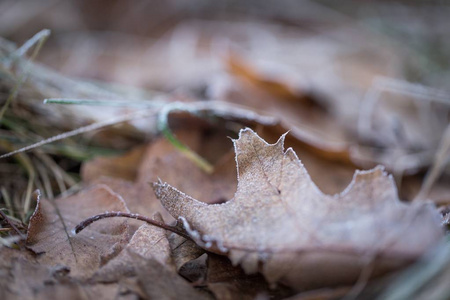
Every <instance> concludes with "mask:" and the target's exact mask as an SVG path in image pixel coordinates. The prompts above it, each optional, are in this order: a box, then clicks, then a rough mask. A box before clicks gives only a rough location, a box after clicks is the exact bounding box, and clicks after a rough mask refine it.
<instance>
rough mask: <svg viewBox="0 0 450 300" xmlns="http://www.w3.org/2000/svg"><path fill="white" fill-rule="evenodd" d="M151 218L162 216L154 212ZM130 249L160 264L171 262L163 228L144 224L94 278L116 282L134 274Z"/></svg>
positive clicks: (158, 218)
mask: <svg viewBox="0 0 450 300" xmlns="http://www.w3.org/2000/svg"><path fill="white" fill-rule="evenodd" d="M153 219H154V220H157V221H162V217H161V216H160V215H159V214H156V215H155V217H154V218H153ZM130 251H132V252H135V253H138V254H139V255H141V256H142V257H144V258H147V259H150V258H152V259H156V260H157V261H159V262H160V263H162V264H167V265H170V264H172V259H171V255H170V254H171V253H170V252H171V251H170V247H169V241H168V240H167V237H166V232H165V230H164V229H161V228H159V227H156V226H152V225H148V224H144V225H142V226H141V227H139V229H138V230H137V231H136V232H135V233H134V235H133V237H132V238H131V240H130V242H129V243H128V245H127V246H126V247H125V249H124V250H123V251H122V252H120V253H119V255H117V256H116V257H115V258H113V259H112V260H110V261H109V262H108V263H107V264H106V265H104V266H103V267H101V268H100V269H99V270H98V271H97V272H96V273H95V274H94V276H93V278H94V280H95V281H101V282H117V281H119V280H120V279H121V278H122V277H130V276H134V275H136V269H135V266H134V265H133V258H132V257H131V256H130V253H129V252H130Z"/></svg>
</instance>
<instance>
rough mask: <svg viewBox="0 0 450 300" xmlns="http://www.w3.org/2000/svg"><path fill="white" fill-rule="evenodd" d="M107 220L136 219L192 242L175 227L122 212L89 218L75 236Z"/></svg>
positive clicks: (83, 222)
mask: <svg viewBox="0 0 450 300" xmlns="http://www.w3.org/2000/svg"><path fill="white" fill-rule="evenodd" d="M106 218H130V219H136V220H139V221H143V222H146V223H148V224H150V225H153V226H156V227H159V228H162V229H165V230H169V231H171V232H173V233H176V234H178V235H179V236H182V237H184V238H185V239H188V240H192V239H191V237H190V236H189V235H187V234H186V233H184V232H183V231H181V230H180V229H178V228H177V227H175V226H171V225H167V224H165V223H163V222H159V221H156V220H153V219H150V218H148V217H145V216H143V215H140V214H132V213H127V212H121V211H112V212H107V213H103V214H98V215H95V216H92V217H90V218H87V219H86V220H84V221H82V222H81V223H79V224H78V225H77V226H75V228H74V232H75V234H78V233H79V232H80V231H82V230H83V229H85V228H86V227H87V226H89V225H91V224H92V223H94V222H96V221H99V220H102V219H106Z"/></svg>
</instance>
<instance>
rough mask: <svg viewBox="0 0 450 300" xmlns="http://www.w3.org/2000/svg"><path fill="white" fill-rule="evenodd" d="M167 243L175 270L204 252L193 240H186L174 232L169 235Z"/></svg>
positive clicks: (178, 269)
mask: <svg viewBox="0 0 450 300" xmlns="http://www.w3.org/2000/svg"><path fill="white" fill-rule="evenodd" d="M169 243H170V248H171V250H172V258H173V262H174V264H175V267H176V269H177V271H180V269H181V268H182V267H183V266H184V265H185V264H186V263H188V262H190V261H191V260H194V259H196V258H198V257H200V256H201V255H202V254H203V253H205V251H204V250H203V249H202V248H200V247H199V246H198V245H197V244H196V243H195V242H194V241H191V240H187V239H185V238H184V237H182V236H179V235H177V234H174V233H173V234H171V235H170V236H169Z"/></svg>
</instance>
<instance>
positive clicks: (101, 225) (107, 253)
mask: <svg viewBox="0 0 450 300" xmlns="http://www.w3.org/2000/svg"><path fill="white" fill-rule="evenodd" d="M105 211H123V212H128V208H127V206H126V205H125V202H124V201H123V199H122V198H121V197H120V196H119V195H118V194H116V193H114V192H113V191H112V190H111V189H110V188H109V187H107V186H105V185H95V186H93V187H91V188H89V189H87V190H83V191H82V192H80V193H78V194H75V195H72V196H69V197H64V198H60V199H56V200H55V201H49V200H46V199H42V200H38V204H37V206H36V210H35V212H34V214H33V216H32V217H31V219H30V224H29V229H28V236H27V241H26V244H27V247H28V248H29V249H30V250H32V251H33V252H35V253H36V254H39V256H38V258H37V261H38V263H40V264H43V265H48V266H58V265H60V266H61V265H62V266H65V267H67V268H68V269H69V270H70V275H71V276H72V277H74V278H79V279H86V278H89V277H90V276H91V275H92V274H93V273H94V272H95V271H97V269H98V268H99V267H100V266H101V265H103V264H105V263H106V262H108V261H109V260H110V259H111V258H113V257H114V256H116V255H117V254H118V253H119V252H120V251H121V250H122V249H123V248H124V247H125V245H126V244H127V243H128V225H127V222H126V220H124V219H118V218H117V219H111V220H109V221H108V222H98V223H96V224H94V225H93V226H90V227H89V228H88V229H87V230H85V231H83V232H82V233H81V234H78V235H76V236H72V234H71V232H70V231H71V230H72V228H74V227H75V225H76V224H78V223H79V222H80V221H82V220H84V219H86V218H88V217H90V216H92V215H96V214H98V213H101V212H105Z"/></svg>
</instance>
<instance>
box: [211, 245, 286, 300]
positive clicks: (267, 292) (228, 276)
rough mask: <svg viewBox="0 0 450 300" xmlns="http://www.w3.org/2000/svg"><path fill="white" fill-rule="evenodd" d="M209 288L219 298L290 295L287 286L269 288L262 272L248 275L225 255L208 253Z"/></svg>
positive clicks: (259, 297)
mask: <svg viewBox="0 0 450 300" xmlns="http://www.w3.org/2000/svg"><path fill="white" fill-rule="evenodd" d="M206 280H207V284H208V288H209V289H210V290H211V291H212V292H213V293H214V296H216V299H218V300H233V299H242V300H244V299H281V298H284V297H286V296H289V291H288V290H287V289H286V288H284V289H283V288H281V289H273V290H271V289H269V284H268V283H267V282H266V281H265V279H264V277H263V276H261V275H260V274H254V275H246V274H245V272H244V270H242V268H241V267H239V266H233V265H232V264H231V262H230V260H229V259H228V258H226V257H224V256H221V255H216V254H212V253H208V274H207V278H206Z"/></svg>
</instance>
